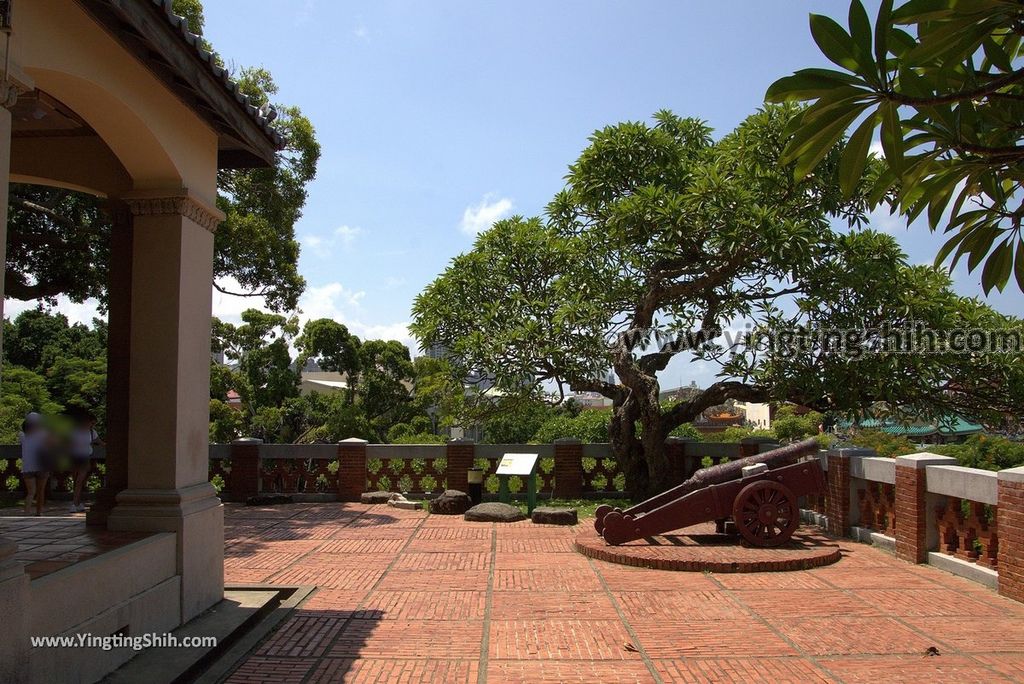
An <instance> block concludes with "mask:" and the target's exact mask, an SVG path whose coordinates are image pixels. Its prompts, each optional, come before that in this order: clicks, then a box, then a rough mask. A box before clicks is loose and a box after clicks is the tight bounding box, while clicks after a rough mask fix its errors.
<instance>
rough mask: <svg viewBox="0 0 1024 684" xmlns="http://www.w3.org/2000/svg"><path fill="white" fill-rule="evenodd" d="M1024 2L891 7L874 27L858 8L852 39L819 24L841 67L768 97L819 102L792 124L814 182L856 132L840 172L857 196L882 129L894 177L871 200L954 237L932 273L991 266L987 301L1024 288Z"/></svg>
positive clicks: (889, 1)
mask: <svg viewBox="0 0 1024 684" xmlns="http://www.w3.org/2000/svg"><path fill="white" fill-rule="evenodd" d="M1022 25H1024V4H1021V3H1020V2H1016V1H1012V0H910V1H909V2H905V3H902V4H901V5H900V6H899V7H898V8H894V3H893V0H883V1H882V3H881V7H880V9H879V11H878V16H877V18H876V20H875V25H874V28H873V29H872V26H871V21H870V19H869V18H868V14H867V12H866V11H865V10H864V6H863V5H862V4H861V2H860V0H853V2H852V3H851V4H850V12H849V30H846V29H844V28H843V27H842V26H840V25H839V24H838V23H836V22H835V21H833V20H832V19H830V18H828V17H825V16H821V15H816V14H812V15H811V34H812V36H813V37H814V40H815V42H816V43H817V44H818V47H819V48H820V49H821V51H822V53H824V55H825V56H826V57H827V58H828V59H829V60H831V61H832V62H834V63H835V64H836V65H838V66H839V67H840V70H838V71H837V70H835V69H803V70H801V71H798V72H796V73H795V74H794V75H792V76H787V77H785V78H782V79H780V80H778V81H776V82H775V83H774V84H773V85H772V86H771V87H770V88H769V89H768V93H767V95H766V96H765V97H766V99H768V100H771V101H775V102H782V101H814V104H812V105H811V106H810V107H808V108H807V109H805V110H803V111H801V112H799V113H798V114H797V116H796V117H795V118H794V120H793V123H792V125H791V126H790V128H789V132H791V133H792V137H791V138H790V139H789V142H788V144H787V147H786V152H785V154H784V156H783V161H790V160H795V162H796V164H795V167H794V173H795V174H796V176H797V177H798V178H803V177H804V176H806V175H807V174H809V173H811V172H812V171H814V169H815V167H817V166H818V165H819V163H820V162H821V161H822V160H823V159H825V158H826V156H827V155H828V154H829V151H830V150H831V149H832V147H833V146H834V145H835V144H836V143H837V142H838V141H839V140H840V139H841V138H842V136H843V135H844V134H845V133H846V131H847V130H848V129H849V128H851V127H853V126H854V125H856V130H855V131H854V133H853V135H852V136H851V137H850V144H849V145H847V146H846V151H845V153H844V155H843V159H842V162H841V166H840V182H841V184H842V187H843V189H844V190H845V192H846V193H847V195H851V194H852V193H853V192H854V189H855V188H856V186H857V185H858V183H859V182H860V176H861V172H862V171H863V169H864V167H865V164H866V162H867V160H868V158H869V157H871V156H872V154H871V143H872V139H873V138H874V134H875V130H876V129H879V128H880V129H881V143H882V150H883V152H884V158H885V160H886V162H887V165H888V168H887V170H886V171H885V172H884V173H882V174H881V175H880V176H879V177H878V179H877V183H876V185H875V188H874V191H873V193H872V200H873V201H875V202H878V201H881V200H883V199H891V200H892V202H893V205H892V206H893V210H894V211H898V212H900V213H901V214H903V215H905V216H906V217H907V220H908V221H912V220H914V219H915V218H917V217H918V216H921V215H927V219H928V223H929V225H930V226H931V229H932V230H933V231H935V230H938V229H939V228H940V227H941V228H942V229H943V231H944V232H945V234H946V236H947V239H946V242H945V244H944V245H943V246H942V248H941V249H940V250H939V252H938V255H937V256H936V259H935V261H936V263H937V264H941V263H943V262H946V261H947V260H950V257H951V263H950V268H952V267H954V266H955V265H956V264H957V262H958V261H959V260H960V259H961V258H963V257H967V266H968V269H969V270H971V271H973V270H974V269H975V268H976V267H978V266H980V265H981V264H982V263H984V268H983V269H982V274H981V282H982V286H983V287H984V289H985V292H986V293H987V292H989V291H990V290H992V288H997V289H999V290H1002V289H1003V288H1004V287H1005V285H1006V283H1007V281H1008V280H1009V278H1010V274H1011V273H1013V274H1014V276H1015V277H1016V281H1017V285H1018V287H1019V288H1020V289H1022V290H1024V238H1022V235H1021V219H1022V218H1024V185H1022V184H1024V145H1022V144H1021V140H1022V138H1024V127H1022V126H1021V121H1022V120H1024V59H1022V58H1024V53H1022V51H1021V47H1022V46H1021V38H1022V35H1024V31H1022V30H1021V26H1022Z"/></svg>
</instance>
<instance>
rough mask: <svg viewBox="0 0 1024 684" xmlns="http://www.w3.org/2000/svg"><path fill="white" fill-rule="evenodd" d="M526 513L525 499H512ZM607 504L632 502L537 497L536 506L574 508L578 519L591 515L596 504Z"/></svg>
mask: <svg viewBox="0 0 1024 684" xmlns="http://www.w3.org/2000/svg"><path fill="white" fill-rule="evenodd" d="M513 503H515V504H516V505H517V506H519V507H520V508H521V509H523V513H526V502H525V501H514V502H513ZM604 504H608V505H609V506H613V507H617V508H629V507H630V506H632V505H633V504H632V503H631V502H630V501H629V500H628V499H550V500H548V499H538V500H537V505H538V506H556V507H558V508H575V509H576V512H577V514H578V515H579V517H580V519H583V518H590V517H593V515H594V511H595V510H597V507H598V506H601V505H604Z"/></svg>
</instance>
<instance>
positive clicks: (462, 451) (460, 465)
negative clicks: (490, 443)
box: [445, 439, 486, 492]
mask: <svg viewBox="0 0 1024 684" xmlns="http://www.w3.org/2000/svg"><path fill="white" fill-rule="evenodd" d="M447 456H448V472H447V473H446V475H445V478H446V479H447V480H448V489H457V490H458V491H460V492H466V491H468V490H469V478H468V471H469V469H470V468H472V467H473V460H474V459H475V458H476V445H475V444H474V442H473V440H471V439H453V440H452V441H450V442H448V447H447ZM485 476H486V474H485Z"/></svg>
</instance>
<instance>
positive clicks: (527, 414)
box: [481, 399, 568, 444]
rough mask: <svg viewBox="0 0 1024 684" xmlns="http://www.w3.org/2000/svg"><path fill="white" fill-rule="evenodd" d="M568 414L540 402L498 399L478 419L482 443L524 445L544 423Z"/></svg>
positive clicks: (534, 400)
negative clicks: (481, 428)
mask: <svg viewBox="0 0 1024 684" xmlns="http://www.w3.org/2000/svg"><path fill="white" fill-rule="evenodd" d="M567 415H568V414H566V413H564V412H563V411H561V410H559V409H558V408H555V407H552V406H551V405H550V404H548V403H547V402H545V401H543V400H536V399H533V400H526V401H517V400H515V399H499V400H497V401H495V402H494V406H493V409H492V410H491V411H490V412H488V414H487V415H486V417H484V418H483V419H482V420H481V426H482V427H483V439H482V440H481V441H482V442H483V443H485V444H525V443H526V442H529V441H530V440H532V439H534V435H536V434H537V431H538V430H540V429H541V426H543V425H544V424H545V422H546V421H547V420H549V419H550V418H552V417H554V416H567Z"/></svg>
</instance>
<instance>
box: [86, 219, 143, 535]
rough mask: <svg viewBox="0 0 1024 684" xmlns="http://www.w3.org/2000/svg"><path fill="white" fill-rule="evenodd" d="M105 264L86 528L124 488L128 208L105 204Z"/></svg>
mask: <svg viewBox="0 0 1024 684" xmlns="http://www.w3.org/2000/svg"><path fill="white" fill-rule="evenodd" d="M106 205H107V206H106V208H107V213H108V215H109V217H110V223H111V231H110V263H109V264H108V266H107V299H108V302H107V307H108V309H107V310H108V323H107V425H106V434H105V435H104V436H103V439H104V441H105V442H106V444H107V449H106V451H107V457H106V459H105V460H104V467H105V468H106V477H105V478H104V479H105V484H104V486H103V488H102V489H101V490H100V491H99V492H97V494H96V502H95V503H94V504H93V505H92V506H90V507H89V512H88V513H86V515H85V520H86V523H87V524H89V525H106V524H107V518H108V517H109V516H110V511H111V510H112V509H113V508H114V505H115V504H116V497H117V494H118V492H120V491H122V490H123V489H124V488H125V487H127V486H128V425H129V413H130V411H131V404H130V402H129V401H128V393H129V391H130V388H129V378H130V377H131V363H130V362H131V349H132V344H131V332H132V328H131V321H132V214H131V210H130V209H129V207H128V204H127V203H125V202H122V201H119V200H108V201H107V203H106Z"/></svg>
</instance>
